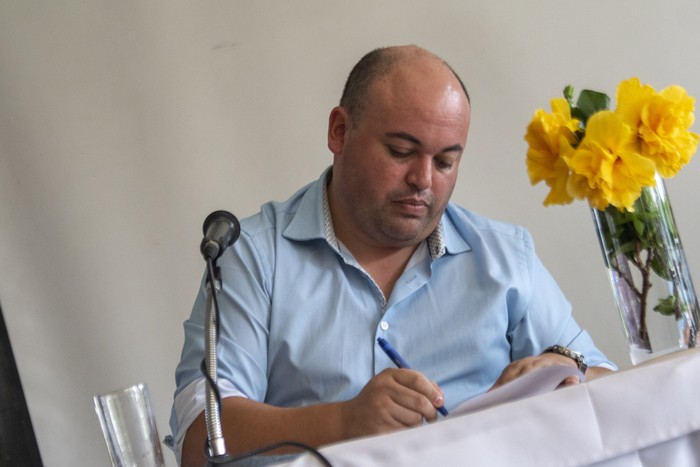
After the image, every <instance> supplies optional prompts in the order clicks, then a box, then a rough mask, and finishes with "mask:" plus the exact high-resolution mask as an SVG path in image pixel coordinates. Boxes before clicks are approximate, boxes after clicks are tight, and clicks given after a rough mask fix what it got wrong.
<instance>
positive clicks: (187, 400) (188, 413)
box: [172, 377, 247, 465]
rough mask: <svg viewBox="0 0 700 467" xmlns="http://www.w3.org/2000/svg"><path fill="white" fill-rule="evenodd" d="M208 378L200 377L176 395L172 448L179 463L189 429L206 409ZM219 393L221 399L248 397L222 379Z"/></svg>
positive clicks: (219, 382)
mask: <svg viewBox="0 0 700 467" xmlns="http://www.w3.org/2000/svg"><path fill="white" fill-rule="evenodd" d="M206 384H207V382H206V379H205V378H204V377H200V378H198V379H196V380H194V381H192V382H191V383H190V384H188V385H187V386H185V388H184V389H183V390H182V391H180V392H179V393H178V394H177V396H175V402H174V404H173V407H174V409H175V417H176V418H177V433H175V436H174V440H173V446H172V450H173V452H174V453H175V458H176V459H177V465H180V464H181V463H182V459H181V458H182V444H183V442H184V441H185V435H186V434H187V430H188V429H189V428H190V425H192V422H194V420H195V419H196V418H197V417H198V416H199V414H201V413H202V412H203V411H204V407H205V404H206V398H207V396H206V394H207V391H206ZM217 385H218V387H219V394H220V395H221V399H222V400H223V399H225V398H227V397H236V396H238V397H246V398H247V396H246V395H245V394H243V392H241V390H240V389H238V388H237V387H236V386H235V385H234V384H233V383H231V382H230V381H228V380H225V379H222V380H219V381H217Z"/></svg>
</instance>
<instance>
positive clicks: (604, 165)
mask: <svg viewBox="0 0 700 467" xmlns="http://www.w3.org/2000/svg"><path fill="white" fill-rule="evenodd" d="M635 142H636V138H635V134H634V132H633V131H632V130H631V129H630V127H629V126H627V125H625V123H623V121H622V120H621V119H620V117H619V116H618V115H616V114H615V113H614V112H611V111H609V110H605V111H600V112H597V113H596V114H594V115H593V116H591V117H590V118H589V119H588V122H587V124H586V136H585V137H584V138H583V140H582V141H581V144H580V145H579V146H578V148H576V149H575V150H571V151H568V152H566V154H565V155H564V156H563V157H564V159H565V160H566V162H567V164H568V166H569V168H570V169H571V171H572V172H573V174H575V175H572V176H570V177H569V181H568V182H567V189H568V191H569V193H571V194H572V195H573V196H575V197H576V198H587V199H588V202H589V203H590V205H591V206H592V207H594V208H596V209H600V210H603V209H605V208H606V207H608V205H610V204H612V205H613V206H615V207H617V208H618V209H627V210H629V211H632V210H634V208H633V205H634V202H635V201H636V199H637V198H638V197H639V195H640V193H641V191H642V188H643V187H645V186H652V185H654V173H655V166H654V163H653V162H652V161H651V160H649V159H647V158H645V157H643V156H641V155H640V154H638V153H637V152H636V148H635Z"/></svg>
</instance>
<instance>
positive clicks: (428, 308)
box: [171, 46, 614, 466]
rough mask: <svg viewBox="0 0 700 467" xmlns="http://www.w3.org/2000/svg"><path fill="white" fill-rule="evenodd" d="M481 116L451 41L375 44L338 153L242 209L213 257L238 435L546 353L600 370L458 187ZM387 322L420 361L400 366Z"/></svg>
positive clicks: (460, 395) (484, 376) (182, 423)
mask: <svg viewBox="0 0 700 467" xmlns="http://www.w3.org/2000/svg"><path fill="white" fill-rule="evenodd" d="M470 118H471V107H470V101H469V95H468V93H467V90H466V88H465V86H464V84H463V83H462V81H461V80H460V78H459V77H458V76H457V74H456V73H455V72H454V70H453V69H452V68H451V67H450V66H449V65H448V64H447V63H445V62H444V61H443V60H442V59H440V58H439V57H437V56H436V55H434V54H432V53H430V52H428V51H426V50H424V49H421V48H419V47H415V46H402V47H389V48H382V49H377V50H374V51H372V52H370V53H369V54H367V55H365V56H364V57H363V58H362V59H361V60H360V62H358V64H357V65H356V66H355V67H354V68H353V70H352V72H351V73H350V76H349V77H348V80H347V82H346V85H345V89H344V91H343V95H342V98H341V101H340V105H339V106H337V107H335V108H333V109H332V110H331V112H330V117H329V122H328V148H329V149H330V152H331V153H332V154H333V163H332V165H331V166H330V167H329V168H328V169H327V170H326V171H324V173H323V174H322V175H321V177H320V178H319V179H318V180H317V181H315V182H313V183H311V184H309V185H308V186H306V187H304V188H302V189H301V190H300V191H299V192H297V193H296V194H295V195H294V196H292V197H291V198H290V199H289V200H287V201H285V202H283V203H268V204H266V205H264V206H263V207H262V208H261V212H260V213H258V214H256V215H254V216H252V217H250V218H247V219H244V220H243V221H242V222H241V230H242V234H241V238H240V240H239V241H238V242H237V243H236V244H235V245H234V246H233V247H232V248H230V249H228V250H227V251H226V252H225V253H224V254H223V256H222V257H221V258H220V259H219V266H220V268H221V272H222V282H223V284H224V285H223V290H222V292H221V294H220V295H219V306H220V310H221V327H220V332H221V335H220V340H221V350H220V363H219V376H220V381H219V382H220V390H221V393H222V408H221V409H222V425H223V430H224V437H225V439H226V443H227V448H228V451H229V452H230V453H232V454H235V453H240V452H244V451H248V450H251V449H255V448H259V447H262V446H267V445H270V444H273V443H277V442H281V441H295V442H301V443H304V444H306V445H309V446H312V447H318V446H322V445H324V444H328V443H332V442H337V441H341V440H346V439H350V438H354V437H358V436H367V435H373V434H378V433H385V432H389V431H391V430H395V429H398V428H404V427H413V426H418V425H420V424H422V423H423V422H424V421H426V420H427V421H428V422H432V421H435V420H436V419H437V417H438V412H437V411H438V409H440V408H441V407H443V406H445V407H447V408H448V409H449V408H450V407H454V406H456V405H458V404H460V403H461V402H464V401H465V400H467V399H469V398H472V397H474V396H476V395H479V394H481V393H483V392H485V391H487V390H489V389H490V388H492V387H495V386H498V385H501V384H504V383H506V382H508V381H510V380H512V379H514V378H517V377H518V376H520V375H522V374H524V373H527V372H529V371H532V370H533V369H536V368H539V367H542V366H546V365H553V364H564V365H571V366H578V367H579V368H580V369H582V370H583V371H584V372H585V374H586V376H587V377H588V378H591V377H595V376H597V375H600V374H602V373H605V372H608V371H610V369H611V368H614V365H613V364H612V363H610V362H609V361H607V359H606V357H605V356H604V355H603V354H602V353H601V352H600V351H599V350H598V349H597V348H596V347H595V346H594V344H593V342H592V340H591V338H590V336H589V335H588V334H587V333H586V332H585V331H584V330H582V329H581V328H580V327H579V326H578V325H577V324H576V322H575V321H574V319H573V317H572V311H571V305H570V304H569V303H568V302H567V300H566V299H565V297H564V296H563V294H562V292H561V291H560V289H559V287H558V286H557V285H556V283H555V281H554V280H553V279H552V277H551V276H550V274H549V273H548V272H547V270H546V269H545V267H544V266H543V265H542V263H541V262H540V260H539V259H538V258H537V256H536V255H535V253H534V247H533V245H532V239H531V237H530V235H529V234H528V233H527V232H526V231H525V230H524V229H523V228H521V227H519V226H515V225H510V224H506V223H502V222H497V221H493V220H490V219H487V218H485V217H482V216H479V215H476V214H474V213H472V212H470V211H468V210H466V209H464V208H462V207H459V206H456V205H454V204H452V203H451V202H450V197H451V195H452V191H453V189H454V187H455V183H456V181H457V174H458V169H459V166H460V163H461V160H462V154H463V152H464V148H465V146H466V143H467V135H468V133H469V123H470ZM205 297H206V295H205V289H204V287H202V289H201V290H200V293H199V295H198V297H197V299H196V301H195V305H194V308H193V311H192V315H191V317H190V318H189V319H188V320H187V321H186V322H185V345H184V348H183V352H182V360H181V362H180V364H179V365H178V368H177V373H176V379H177V385H178V387H177V391H176V397H175V404H174V408H173V416H172V419H171V425H172V429H173V434H174V440H175V450H176V454H178V455H179V452H180V451H179V447H180V446H182V461H181V462H182V465H186V466H195V465H197V466H198V465H202V464H203V462H204V458H203V456H202V451H203V446H204V443H205V440H206V428H205V423H204V415H203V407H204V405H203V400H204V391H205V383H204V380H203V376H202V374H201V371H200V369H199V368H200V362H201V361H202V358H203V356H204V350H203V349H204V342H203V341H204V329H203V326H204V314H205ZM378 337H382V338H384V339H386V340H387V341H389V342H391V344H393V346H394V347H395V348H396V349H397V350H399V352H400V353H401V354H402V355H403V357H404V358H405V359H406V360H407V361H409V362H411V367H412V369H405V368H402V369H399V368H396V367H395V366H394V364H393V363H392V361H391V360H390V359H389V358H388V357H387V355H385V354H384V353H383V352H382V350H381V348H380V347H379V345H378V344H377V338H378ZM584 356H585V360H584ZM569 382H570V383H575V382H576V380H573V381H569ZM279 452H284V451H279V450H278V451H277V453H279ZM275 460H279V459H277V458H275ZM263 462H264V461H263Z"/></svg>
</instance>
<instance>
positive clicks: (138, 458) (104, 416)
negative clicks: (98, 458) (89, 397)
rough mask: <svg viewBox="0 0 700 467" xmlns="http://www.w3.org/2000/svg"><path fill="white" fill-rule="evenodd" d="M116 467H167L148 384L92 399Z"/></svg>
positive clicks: (110, 455)
mask: <svg viewBox="0 0 700 467" xmlns="http://www.w3.org/2000/svg"><path fill="white" fill-rule="evenodd" d="M93 399H94V402H95V411H96V412H97V417H98V418H99V420H100V425H101V426H102V433H103V434H104V437H105V442H106V443H107V450H108V451H109V457H110V459H111V461H112V465H113V466H114V467H164V466H165V463H164V461H163V451H162V450H161V446H160V440H159V437H158V429H157V428H156V422H155V417H154V416H153V410H152V409H151V401H150V398H149V395H148V388H147V387H146V385H145V384H136V385H134V386H131V387H128V388H124V389H120V390H118V391H114V392H110V393H107V394H98V395H95V396H94V397H93Z"/></svg>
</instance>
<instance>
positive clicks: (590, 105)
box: [576, 89, 610, 122]
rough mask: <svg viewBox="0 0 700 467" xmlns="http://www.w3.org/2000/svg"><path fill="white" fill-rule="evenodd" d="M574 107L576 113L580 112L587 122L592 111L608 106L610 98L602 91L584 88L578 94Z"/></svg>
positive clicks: (605, 108) (604, 108)
mask: <svg viewBox="0 0 700 467" xmlns="http://www.w3.org/2000/svg"><path fill="white" fill-rule="evenodd" d="M576 107H577V110H578V112H577V113H580V114H581V115H582V116H583V118H582V120H583V121H584V122H587V121H588V119H589V118H590V116H591V115H593V114H594V113H596V112H599V111H601V110H607V109H609V108H610V98H609V97H608V96H607V94H604V93H602V92H598V91H591V90H590V89H584V90H583V91H581V94H580V95H579V96H578V101H577V102H576ZM577 118H581V117H577Z"/></svg>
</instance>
